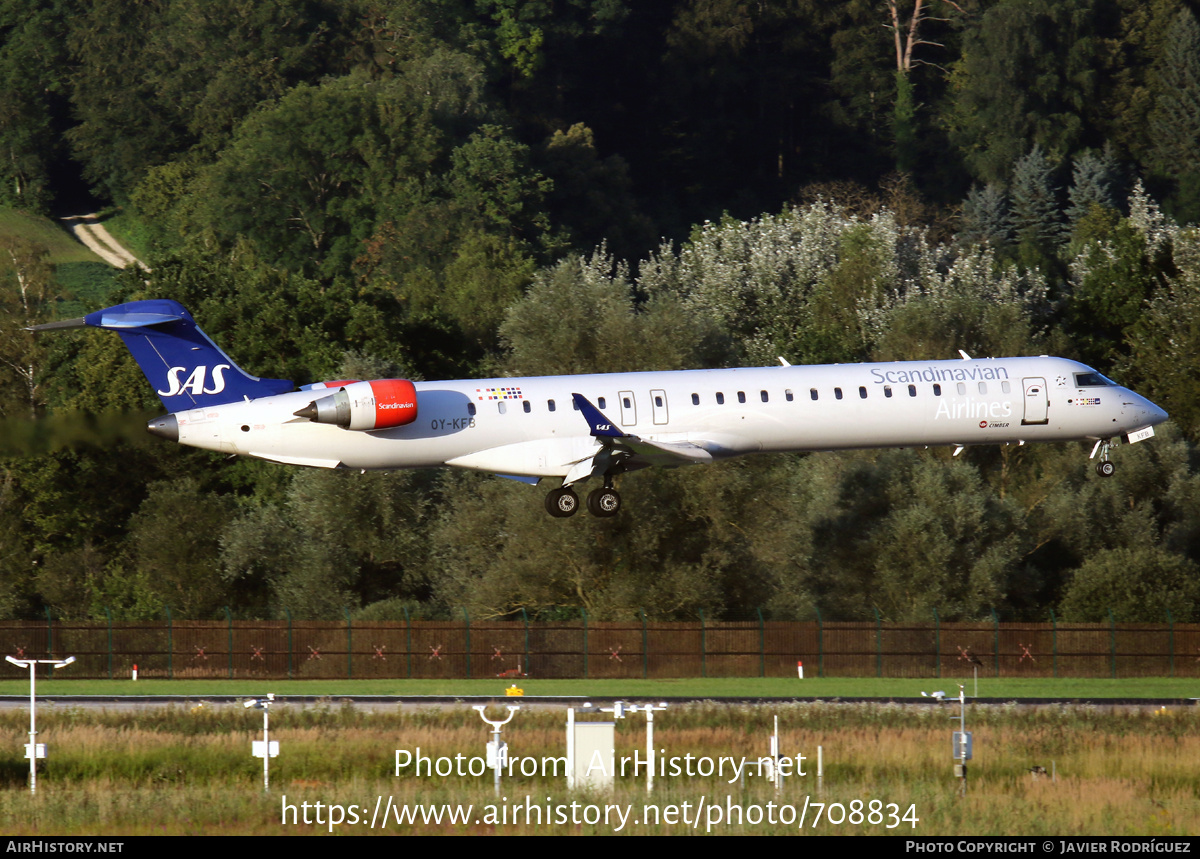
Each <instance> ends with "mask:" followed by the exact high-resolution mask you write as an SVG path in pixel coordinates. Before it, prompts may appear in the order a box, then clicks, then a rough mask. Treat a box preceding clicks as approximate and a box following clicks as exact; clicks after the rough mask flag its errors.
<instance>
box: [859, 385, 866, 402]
mask: <svg viewBox="0 0 1200 859" xmlns="http://www.w3.org/2000/svg"><path fill="white" fill-rule="evenodd" d="M858 398H859V399H860V400H865V399H866V398H867V389H866V388H865V387H863V386H862V385H859V386H858Z"/></svg>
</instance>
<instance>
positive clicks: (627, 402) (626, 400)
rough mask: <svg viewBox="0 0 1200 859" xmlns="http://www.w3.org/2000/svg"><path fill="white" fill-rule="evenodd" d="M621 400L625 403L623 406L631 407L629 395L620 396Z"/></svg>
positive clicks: (631, 402) (631, 401)
mask: <svg viewBox="0 0 1200 859" xmlns="http://www.w3.org/2000/svg"><path fill="white" fill-rule="evenodd" d="M621 402H622V403H624V404H625V408H627V409H631V408H633V400H631V399H629V397H621Z"/></svg>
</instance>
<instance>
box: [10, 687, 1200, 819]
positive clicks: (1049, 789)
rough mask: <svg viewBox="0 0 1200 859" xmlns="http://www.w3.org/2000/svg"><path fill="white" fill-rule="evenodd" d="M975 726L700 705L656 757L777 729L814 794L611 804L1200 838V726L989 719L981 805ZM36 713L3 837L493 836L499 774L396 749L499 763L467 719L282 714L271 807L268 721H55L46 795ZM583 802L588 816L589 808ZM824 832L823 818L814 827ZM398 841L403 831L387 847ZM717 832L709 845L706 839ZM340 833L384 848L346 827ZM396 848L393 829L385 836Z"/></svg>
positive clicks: (985, 718) (750, 747)
mask: <svg viewBox="0 0 1200 859" xmlns="http://www.w3.org/2000/svg"><path fill="white" fill-rule="evenodd" d="M952 712H953V713H954V714H955V715H957V708H951V707H949V706H943V707H937V706H929V707H923V708H916V707H910V706H897V705H862V706H848V705H840V706H839V705H828V704H808V705H790V706H782V707H731V706H719V705H697V706H687V707H673V708H671V709H669V710H667V711H665V712H661V713H659V714H657V717H656V719H655V728H656V731H655V739H656V743H655V745H656V746H657V747H658V748H660V749H662V750H663V751H664V752H665V754H666V755H668V756H678V757H680V758H682V756H684V755H686V754H691V755H693V756H711V757H717V756H734V757H742V756H746V757H749V758H751V759H756V758H758V757H759V756H760V755H764V754H766V750H767V737H768V734H769V733H770V729H771V724H772V721H773V717H774V716H775V715H778V716H779V722H780V735H781V737H780V739H781V749H782V752H783V754H785V755H789V756H792V757H793V759H794V756H795V755H796V754H803V755H804V756H805V759H806V760H805V772H806V773H807V775H806V776H804V777H800V776H796V777H793V778H791V779H789V780H788V781H787V783H786V784H785V785H784V786H783V789H782V792H781V794H780V795H779V797H776V794H775V792H774V789H773V788H772V787H771V786H770V785H768V784H767V783H766V782H765V781H764V780H763V779H761V778H758V777H756V776H752V777H750V778H742V779H741V780H739V781H736V782H734V783H730V781H729V773H728V772H726V773H725V777H718V776H716V775H711V776H701V775H695V776H693V777H690V778H688V777H669V776H668V777H663V778H659V779H658V780H657V782H656V789H655V793H654V794H653V796H652V797H650V798H647V796H646V794H645V790H644V785H643V777H642V776H640V775H639V776H638V777H634V776H633V775H631V774H627V775H626V776H625V777H623V778H621V777H618V779H617V782H616V787H615V789H614V791H613V793H612V794H611V796H606V797H600V798H595V799H596V801H600V802H602V803H620V804H624V803H629V804H632V805H633V806H634V807H635V812H636V813H635V816H636V815H637V814H640V812H641V808H642V804H643V803H645V802H652V803H654V804H656V805H658V806H659V807H660V809H661V808H665V807H666V806H667V805H669V804H676V805H681V804H682V803H684V802H688V803H690V804H691V807H692V808H693V809H694V808H695V806H696V804H697V803H698V802H699V801H700V798H701V797H704V798H705V799H704V801H705V802H706V803H708V804H711V803H713V802H717V803H721V804H724V803H725V802H726V798H727V797H728V798H729V800H728V801H729V802H732V803H735V804H742V805H745V804H751V803H758V804H765V803H767V802H785V803H794V804H796V805H797V806H801V805H803V803H804V798H805V796H809V797H810V798H811V801H812V802H817V801H824V802H827V803H829V802H840V803H843V805H846V806H847V808H849V803H851V802H853V801H856V800H857V801H861V802H869V801H870V800H872V799H878V800H882V801H883V802H884V803H896V804H897V805H898V806H899V807H900V810H901V812H900V813H903V811H904V810H906V809H907V808H908V806H909V805H910V804H912V805H914V806H915V813H916V816H917V817H919V818H920V822H919V824H918V825H917V827H916V828H915V830H914V829H913V828H912V827H910V826H909V825H908V824H907V823H905V824H903V825H902V826H899V827H896V828H892V829H890V830H889V829H887V828H886V827H885V826H884V825H871V824H869V823H866V822H864V823H862V824H858V825H852V824H850V823H844V824H841V825H831V824H829V823H826V822H824V821H823V822H822V824H821V825H820V826H818V827H817V828H816V829H811V828H807V827H806V829H805V832H808V833H816V834H913V833H914V832H915V833H916V834H925V835H934V834H937V835H954V834H980V835H982V834H997V835H999V834H1019V835H1031V836H1034V835H1134V834H1142V835H1180V834H1194V833H1195V832H1197V831H1200V777H1198V776H1197V774H1196V772H1195V763H1194V762H1195V761H1196V760H1198V759H1200V711H1197V710H1196V709H1194V708H1178V709H1173V710H1160V711H1153V710H1148V709H1147V710H1142V709H1133V708H1129V709H1120V708H1084V707H1039V708H1023V707H1022V708H1018V707H973V708H970V709H969V712H968V723H967V727H968V729H969V730H972V731H973V732H974V738H975V759H974V760H973V761H972V762H971V766H970V770H969V783H968V787H967V792H966V795H965V797H964V796H960V795H959V787H960V785H959V783H958V782H957V781H956V780H955V779H954V778H953V775H952V761H951V758H950V748H951V746H950V732H951V730H953V729H954V728H955V727H957V722H956V721H952V720H951V718H950V716H951V713H952ZM26 720H27V716H26V714H25V713H24V712H23V711H21V710H15V711H13V710H9V711H4V712H0V820H3V821H5V826H4V828H5V830H6V831H7V832H9V833H10V834H42V835H47V834H112V835H121V834H154V833H162V834H204V833H222V834H292V833H298V832H309V831H311V832H317V831H320V832H326V831H328V826H317V825H315V824H313V825H309V826H305V825H303V824H301V825H298V826H292V825H290V824H289V825H286V826H285V825H282V824H281V822H280V819H281V806H282V796H283V795H285V794H286V796H287V801H288V803H290V804H295V803H302V802H309V803H316V802H318V801H319V802H322V803H324V804H329V803H340V804H343V805H344V804H347V803H355V804H357V805H360V806H372V805H373V804H374V802H375V797H376V796H381V795H382V796H384V797H388V796H390V797H393V799H394V801H395V802H401V803H424V804H426V805H428V804H429V803H452V804H461V803H470V804H472V805H474V806H475V808H476V812H475V816H476V818H478V819H480V820H481V821H482V820H483V818H482V814H483V812H482V809H483V807H484V806H486V805H488V804H491V803H495V801H496V800H495V797H494V795H493V792H492V787H491V783H492V782H491V778H492V777H491V773H490V771H489V772H488V773H486V774H485V775H483V776H480V777H473V776H469V775H463V776H459V775H450V776H446V777H437V776H434V777H432V778H431V777H427V776H424V775H422V776H420V777H418V776H416V775H414V774H413V772H412V768H411V767H409V768H407V769H406V770H405V771H404V772H402V773H401V774H400V775H399V776H397V775H396V774H395V772H394V766H395V750H396V749H408V750H413V751H415V750H416V748H417V747H420V749H421V754H422V755H426V756H429V757H431V758H438V757H448V758H453V757H454V756H455V755H456V754H459V753H461V754H463V755H465V756H467V757H470V756H476V755H477V756H482V755H483V753H484V743H485V742H486V740H487V739H488V738H489V737H488V728H487V727H486V726H485V725H484V724H483V723H482V722H481V721H480V719H479V717H478V715H477V714H476V713H475V712H474V711H472V710H469V709H463V708H454V707H445V708H439V707H422V708H415V709H414V708H403V709H401V708H388V709H387V710H380V711H369V710H365V709H360V708H355V707H349V706H331V707H323V708H301V707H290V706H280V707H278V708H277V709H276V710H275V711H273V713H272V716H271V733H272V737H273V738H274V739H278V740H279V741H280V742H281V745H282V753H281V755H280V757H279V758H276V759H275V760H273V761H272V765H271V770H272V773H271V776H272V793H271V795H270V796H264V795H263V793H262V790H261V778H262V768H261V762H260V761H259V760H257V759H254V758H252V757H251V756H250V741H251V740H252V739H253V738H255V737H256V736H257V737H261V728H262V721H261V716H260V715H259V714H258V713H257V712H255V711H246V710H244V709H242V708H241V707H236V708H235V707H207V706H205V707H198V708H192V709H188V708H162V709H155V710H149V711H135V712H121V711H116V710H109V711H102V712H93V711H82V710H65V711H58V712H50V713H45V714H44V715H42V716H41V717H40V718H39V738H38V739H39V740H40V741H42V742H46V743H48V744H49V746H50V758H49V760H48V761H47V762H46V765H45V768H44V770H43V771H42V772H41V774H40V776H39V780H38V791H39V792H38V795H37V796H36V797H32V798H31V797H30V796H29V794H28V791H27V787H26V783H25V777H26V774H27V766H28V764H27V762H26V761H25V760H23V759H22V758H20V757H19V755H20V751H21V749H22V745H23V743H24V742H26V740H27V737H26V735H25V731H26V730H27V726H28V723H27V721H26ZM564 722H565V719H564V712H563V709H562V708H561V707H553V708H550V707H536V708H528V709H525V710H522V711H521V712H519V713H518V714H517V716H516V718H515V719H514V720H513V721H512V722H511V723H509V725H508V726H507V728H506V730H505V739H506V740H507V741H508V743H509V751H510V754H511V755H520V756H526V755H532V756H535V757H539V758H540V757H542V756H556V755H562V754H563V753H564ZM644 744H645V733H644V719H643V717H642V716H640V715H634V716H631V717H630V718H628V719H626V720H625V721H624V722H620V723H618V727H617V756H618V758H620V757H623V756H625V757H631V756H632V755H633V754H634V751H635V749H636V750H637V751H638V753H639V754H643V755H644ZM818 745H819V746H822V747H823V749H824V758H825V765H826V766H825V776H824V780H823V783H822V785H821V787H822V788H823V789H822V791H821V793H820V795H818V785H817V780H816V777H815V766H816V754H817V746H818ZM1034 765H1039V766H1043V767H1045V768H1046V769H1047V770H1050V769H1051V768H1052V767H1053V768H1054V769H1055V770H1056V773H1057V780H1055V781H1051V780H1050V779H1049V778H1048V777H1041V778H1039V779H1038V780H1036V781H1035V780H1034V779H1033V777H1032V776H1031V774H1030V771H1029V770H1030V768H1031V767H1032V766H1034ZM502 786H503V795H504V796H505V797H507V799H508V804H509V805H511V804H512V803H518V804H522V803H524V802H525V797H526V796H528V797H530V802H531V803H532V804H534V805H542V806H544V805H545V804H546V802H547V798H548V797H549V798H550V801H551V802H552V804H559V803H567V804H569V803H570V802H571V801H572V799H573V797H572V796H571V795H569V794H568V793H567V792H566V788H565V783H564V779H563V778H561V777H557V778H555V777H549V776H545V775H542V774H538V775H532V776H522V775H520V774H519V773H516V772H515V773H514V775H513V777H512V778H507V777H506V778H505V779H504V781H503V784H502ZM574 799H575V800H576V801H580V802H583V801H586V800H585V799H580V798H579V797H574ZM810 824H811V815H810ZM398 828H399V827H397V826H396V825H392V826H391V827H389V829H388V830H386V831H388V832H395V831H397V829H398ZM613 828H614V826H612V825H608V826H606V825H604V824H603V823H602V822H601V823H599V824H587V823H582V824H580V825H578V826H577V825H575V824H573V823H567V824H565V825H559V824H547V823H542V824H537V823H533V822H526V821H524V820H518V821H517V822H516V823H512V822H509V823H508V824H497V825H492V826H489V825H487V824H485V823H483V822H481V823H480V824H479V825H475V824H474V823H471V824H454V825H451V824H450V823H448V822H446V821H443V822H442V823H440V824H433V823H430V824H428V825H425V824H421V825H416V826H411V825H410V826H406V827H404V830H406V831H415V832H460V831H461V832H490V831H495V832H497V833H501V834H588V833H593V832H595V833H607V832H611V831H612V830H613ZM687 828H688V827H685V826H684V825H683V824H682V823H679V824H676V825H668V824H666V823H660V824H658V825H657V826H645V825H639V826H637V827H633V826H626V828H625V831H627V832H628V831H632V832H634V833H639V834H647V833H648V832H651V831H658V832H675V831H682V830H684V829H687ZM704 829H705V825H704V823H703V822H702V823H701V825H700V827H699V830H698V831H700V832H703V831H704ZM334 831H340V832H344V833H346V832H353V833H355V834H367V833H369V832H370V831H371V830H370V829H368V828H367V827H365V826H362V825H359V826H354V827H352V826H350V825H349V824H343V825H342V826H340V827H335V830H334ZM376 831H378V830H376ZM714 831H717V832H721V833H723V834H736V833H740V832H744V833H760V834H765V833H768V832H794V831H796V826H794V825H791V826H785V825H782V824H776V825H774V826H771V825H768V824H767V823H765V822H764V823H761V824H756V825H752V824H750V823H749V822H746V821H743V822H742V823H741V824H740V825H734V826H725V825H722V826H720V827H718V828H717V829H715V830H714Z"/></svg>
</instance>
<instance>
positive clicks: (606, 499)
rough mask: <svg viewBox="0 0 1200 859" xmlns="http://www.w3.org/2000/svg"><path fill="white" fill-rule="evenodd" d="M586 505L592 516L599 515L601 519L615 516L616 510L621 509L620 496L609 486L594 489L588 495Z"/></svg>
mask: <svg viewBox="0 0 1200 859" xmlns="http://www.w3.org/2000/svg"><path fill="white" fill-rule="evenodd" d="M587 505H588V511H589V512H590V513H591V514H592V515H593V516H599V517H600V518H602V519H603V518H607V517H609V516H616V515H617V511H618V510H620V509H621V496H620V495H618V494H617V490H615V489H613V488H612V487H610V486H606V487H604V488H603V489H594V490H592V492H591V493H590V494H589V495H588V500H587Z"/></svg>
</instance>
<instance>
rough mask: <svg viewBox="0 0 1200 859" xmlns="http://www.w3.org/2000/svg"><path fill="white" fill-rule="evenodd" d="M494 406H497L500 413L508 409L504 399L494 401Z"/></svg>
mask: <svg viewBox="0 0 1200 859" xmlns="http://www.w3.org/2000/svg"><path fill="white" fill-rule="evenodd" d="M496 408H498V409H499V410H500V414H504V413H505V412H507V411H508V405H507V404H506V403H505V402H504V400H501V401H500V402H498V403H496Z"/></svg>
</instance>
